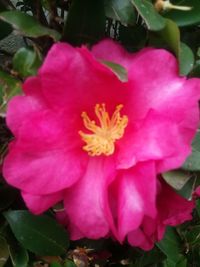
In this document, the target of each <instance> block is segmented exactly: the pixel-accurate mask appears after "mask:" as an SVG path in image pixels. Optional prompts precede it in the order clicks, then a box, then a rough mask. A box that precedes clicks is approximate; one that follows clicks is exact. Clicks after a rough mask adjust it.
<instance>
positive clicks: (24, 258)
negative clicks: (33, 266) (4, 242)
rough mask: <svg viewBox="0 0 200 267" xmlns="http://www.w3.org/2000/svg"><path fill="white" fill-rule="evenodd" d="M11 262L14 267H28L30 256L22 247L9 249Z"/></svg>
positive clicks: (16, 246)
mask: <svg viewBox="0 0 200 267" xmlns="http://www.w3.org/2000/svg"><path fill="white" fill-rule="evenodd" d="M9 251H10V257H11V261H12V264H13V266H14V267H27V266H28V261H29V256H28V252H27V251H26V249H25V248H23V247H22V246H20V245H15V246H12V247H9Z"/></svg>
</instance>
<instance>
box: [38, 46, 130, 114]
mask: <svg viewBox="0 0 200 267" xmlns="http://www.w3.org/2000/svg"><path fill="white" fill-rule="evenodd" d="M64 73H66V75H63V74H64ZM39 77H40V80H41V84H42V92H43V95H44V97H45V99H46V100H47V102H48V103H49V104H50V105H51V106H52V108H59V109H60V108H67V109H68V110H69V112H70V114H73V113H75V114H78V115H79V117H80V115H81V113H82V112H83V111H87V112H93V109H94V106H95V104H97V103H99V104H101V103H106V104H107V105H108V106H109V107H110V109H111V110H112V109H113V108H115V106H116V105H117V104H119V103H121V101H123V99H124V98H127V96H126V94H125V91H124V90H122V86H123V83H122V82H120V81H119V79H118V78H117V77H116V76H115V74H113V72H112V71H111V70H110V69H109V68H107V67H105V66H104V65H103V64H101V63H100V62H98V61H97V60H96V59H95V58H94V57H93V56H92V54H91V53H90V52H89V51H88V50H87V49H86V48H84V47H82V48H79V49H75V48H73V47H71V46H70V45H67V44H64V43H58V44H55V45H54V46H53V47H52V48H51V50H50V51H49V53H48V55H47V57H46V59H45V61H44V64H43V65H42V67H41V69H40V71H39ZM77 77H78V79H77ZM102 88H104V90H105V91H106V94H102Z"/></svg>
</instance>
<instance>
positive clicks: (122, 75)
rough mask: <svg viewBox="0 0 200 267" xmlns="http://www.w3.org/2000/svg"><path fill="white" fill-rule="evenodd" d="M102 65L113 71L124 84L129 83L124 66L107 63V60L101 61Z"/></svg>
mask: <svg viewBox="0 0 200 267" xmlns="http://www.w3.org/2000/svg"><path fill="white" fill-rule="evenodd" d="M101 63H103V64H104V65H106V66H107V67H108V68H109V69H111V70H112V71H113V72H114V73H115V75H116V76H117V77H118V79H119V80H120V81H122V82H127V81H128V72H127V70H126V69H125V68H124V67H123V66H121V65H119V64H117V63H114V62H111V61H106V60H101Z"/></svg>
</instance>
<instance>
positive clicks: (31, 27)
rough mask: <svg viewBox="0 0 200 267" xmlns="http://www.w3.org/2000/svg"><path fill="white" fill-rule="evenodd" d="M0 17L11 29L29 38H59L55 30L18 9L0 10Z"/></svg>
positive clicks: (56, 39)
mask: <svg viewBox="0 0 200 267" xmlns="http://www.w3.org/2000/svg"><path fill="white" fill-rule="evenodd" d="M0 19H2V20H3V21H5V22H7V23H9V24H10V25H11V26H12V27H13V29H15V30H16V31H17V32H19V34H21V35H23V36H27V37H31V38H38V37H41V36H50V37H51V38H53V39H54V40H55V41H58V40H59V39H60V38H61V35H60V34H59V33H58V32H57V31H55V30H52V29H49V28H47V27H44V26H43V25H41V24H40V23H39V22H38V21H37V20H36V19H34V18H33V17H32V16H30V15H27V14H25V13H22V12H20V11H18V10H13V11H5V12H1V13H0Z"/></svg>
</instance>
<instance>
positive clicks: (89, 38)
mask: <svg viewBox="0 0 200 267" xmlns="http://www.w3.org/2000/svg"><path fill="white" fill-rule="evenodd" d="M105 23H106V19H105V10H104V1H102V0H95V1H94V0H84V1H83V0H73V1H72V4H71V7H70V10H69V13H68V15H67V20H66V23H65V27H64V35H63V39H64V40H65V41H67V42H70V43H71V44H74V45H80V44H83V43H89V44H92V43H94V42H96V41H98V40H99V39H101V38H102V37H103V36H104V31H105Z"/></svg>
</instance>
